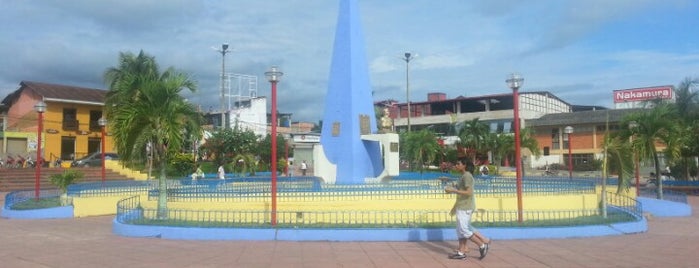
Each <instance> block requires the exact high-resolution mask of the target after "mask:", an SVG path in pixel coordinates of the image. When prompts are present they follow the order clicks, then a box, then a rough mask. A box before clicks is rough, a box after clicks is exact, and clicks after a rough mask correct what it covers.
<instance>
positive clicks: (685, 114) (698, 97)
mask: <svg viewBox="0 0 699 268" xmlns="http://www.w3.org/2000/svg"><path fill="white" fill-rule="evenodd" d="M695 85H699V79H696V78H695V79H692V78H689V77H687V78H685V79H684V80H683V81H682V82H681V83H680V85H679V86H678V87H677V88H676V89H675V102H674V103H673V104H670V105H671V106H672V107H673V112H674V113H675V116H674V117H673V118H677V119H678V125H677V130H676V131H673V132H672V133H671V135H672V138H671V139H670V140H671V141H675V143H671V144H668V152H669V153H668V154H667V155H668V156H670V157H671V158H672V159H673V160H674V161H673V162H675V163H677V162H681V165H680V166H681V167H683V170H682V177H683V178H684V179H688V178H690V166H691V165H693V161H692V158H693V157H695V156H697V155H699V135H697V134H699V91H692V90H691V88H692V87H693V86H695Z"/></svg>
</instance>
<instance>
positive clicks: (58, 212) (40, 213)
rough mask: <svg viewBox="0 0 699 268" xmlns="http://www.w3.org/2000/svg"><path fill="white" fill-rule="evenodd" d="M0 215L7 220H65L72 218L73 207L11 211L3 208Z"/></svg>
mask: <svg viewBox="0 0 699 268" xmlns="http://www.w3.org/2000/svg"><path fill="white" fill-rule="evenodd" d="M0 215H1V216H2V217H3V218H9V219H67V218H73V206H64V207H55V208H42V209H29V210H13V209H8V208H5V207H3V208H2V213H1V214H0Z"/></svg>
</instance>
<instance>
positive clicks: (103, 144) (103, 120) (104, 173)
mask: <svg viewBox="0 0 699 268" xmlns="http://www.w3.org/2000/svg"><path fill="white" fill-rule="evenodd" d="M97 124H98V125H100V127H101V128H102V142H101V144H102V186H104V181H105V179H106V172H105V168H104V150H105V142H106V140H105V139H104V136H105V132H104V129H105V127H106V126H107V119H105V118H104V117H101V118H100V119H99V120H97Z"/></svg>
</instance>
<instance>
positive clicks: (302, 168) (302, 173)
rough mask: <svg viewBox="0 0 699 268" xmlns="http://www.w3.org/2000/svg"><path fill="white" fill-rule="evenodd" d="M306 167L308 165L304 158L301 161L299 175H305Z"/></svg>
mask: <svg viewBox="0 0 699 268" xmlns="http://www.w3.org/2000/svg"><path fill="white" fill-rule="evenodd" d="M307 169H308V165H306V160H303V162H301V176H306V170H307Z"/></svg>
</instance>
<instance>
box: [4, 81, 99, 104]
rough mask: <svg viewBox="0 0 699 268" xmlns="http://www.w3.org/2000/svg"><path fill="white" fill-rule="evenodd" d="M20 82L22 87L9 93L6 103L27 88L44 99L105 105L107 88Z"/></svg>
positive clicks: (9, 102) (17, 96)
mask: <svg viewBox="0 0 699 268" xmlns="http://www.w3.org/2000/svg"><path fill="white" fill-rule="evenodd" d="M19 84H20V88H19V89H18V90H16V91H15V92H12V93H10V94H9V95H7V97H5V99H3V101H2V103H4V104H5V105H11V104H12V103H13V102H14V101H15V100H17V98H19V95H20V93H21V92H22V90H25V89H28V90H32V91H33V92H34V93H36V94H38V95H39V96H42V97H43V98H44V101H53V102H66V103H81V104H91V105H104V99H105V97H106V95H107V91H106V90H102V89H96V88H84V87H76V86H66V85H57V84H49V83H42V82H33V81H22V82H20V83H19Z"/></svg>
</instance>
